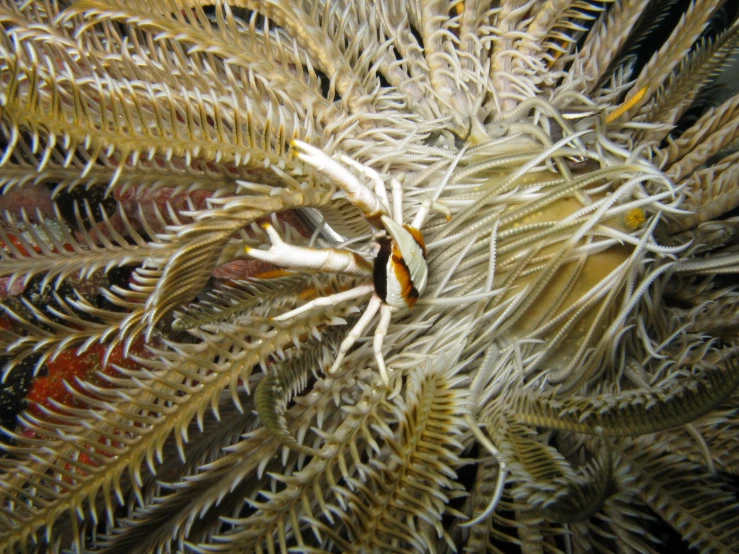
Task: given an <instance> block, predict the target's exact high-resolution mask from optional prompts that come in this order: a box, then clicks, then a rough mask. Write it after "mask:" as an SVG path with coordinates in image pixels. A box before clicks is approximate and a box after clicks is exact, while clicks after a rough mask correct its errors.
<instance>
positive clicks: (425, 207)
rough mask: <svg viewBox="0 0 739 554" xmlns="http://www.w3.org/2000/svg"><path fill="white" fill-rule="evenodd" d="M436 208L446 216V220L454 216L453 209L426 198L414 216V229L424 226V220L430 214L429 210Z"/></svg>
mask: <svg viewBox="0 0 739 554" xmlns="http://www.w3.org/2000/svg"><path fill="white" fill-rule="evenodd" d="M432 209H433V210H435V211H437V212H439V213H441V214H443V215H444V217H446V220H447V221H449V220H450V219H451V218H452V212H451V210H450V209H449V208H448V207H447V206H445V205H444V204H442V203H441V202H432V201H431V200H424V201H423V203H422V204H421V207H420V208H418V212H416V217H414V218H413V221H412V222H411V227H413V228H414V229H420V228H421V227H423V223H424V221H426V217H427V216H428V215H429V211H431V210H432Z"/></svg>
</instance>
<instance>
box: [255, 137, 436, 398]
mask: <svg viewBox="0 0 739 554" xmlns="http://www.w3.org/2000/svg"><path fill="white" fill-rule="evenodd" d="M293 146H295V147H296V148H298V149H299V150H300V153H299V154H298V156H299V157H300V158H301V159H302V160H303V161H305V162H307V163H309V164H310V165H312V166H314V167H315V168H317V169H318V170H320V171H323V172H325V173H326V174H327V175H328V176H330V177H331V178H332V179H333V180H334V182H335V183H336V184H337V185H338V186H339V187H340V188H341V189H342V190H343V191H344V194H345V195H346V198H347V200H348V201H349V202H351V203H352V204H354V205H355V206H356V207H357V208H358V209H359V210H360V211H361V212H362V213H363V214H364V215H365V216H366V217H368V218H369V221H370V222H372V221H373V220H379V223H380V224H381V231H380V235H378V236H377V238H379V239H380V241H379V242H377V243H376V245H375V246H376V249H377V252H376V257H375V260H374V262H373V264H370V263H369V262H368V261H367V260H365V259H364V258H363V257H362V256H360V255H359V254H357V253H356V252H354V251H351V250H337V249H333V248H328V249H323V250H315V249H312V248H301V247H299V246H290V245H287V244H285V243H284V242H283V241H282V239H281V238H280V235H279V234H278V233H277V232H276V231H275V230H274V229H273V228H272V226H271V225H270V224H266V225H265V227H264V229H265V231H266V232H267V234H268V235H269V237H270V239H271V241H272V246H271V247H270V249H269V250H268V251H266V252H264V251H261V250H254V249H253V248H250V247H248V246H247V247H246V253H247V254H249V255H250V256H252V257H255V258H257V259H259V260H262V261H267V262H271V263H275V264H277V265H281V266H286V267H289V268H291V269H302V270H316V271H329V272H337V273H346V274H348V275H357V276H361V277H365V278H367V277H370V276H371V277H372V278H373V282H372V283H369V284H365V285H360V286H358V287H355V288H353V289H351V290H348V291H344V292H337V293H336V294H332V295H331V296H328V297H322V298H316V299H315V300H311V301H310V302H308V303H307V304H303V305H302V306H300V307H299V308H296V309H294V310H291V311H289V312H287V313H284V314H282V315H279V316H277V317H275V318H273V319H274V320H275V321H285V320H287V319H290V318H292V317H295V316H297V315H298V314H301V313H304V312H307V311H309V310H312V309H314V308H317V307H321V306H332V305H334V304H338V303H339V302H344V301H346V300H352V299H355V298H360V297H362V296H366V295H367V294H371V295H372V296H371V298H370V301H369V303H368V304H367V308H366V310H365V312H364V314H362V317H360V318H359V320H358V321H357V323H356V324H355V325H354V327H353V328H352V330H351V331H349V333H348V334H347V336H346V338H345V339H344V340H343V341H342V342H341V345H340V346H339V352H338V355H337V357H336V360H334V363H333V364H332V365H331V369H330V370H329V372H331V373H333V372H335V371H336V370H337V369H338V367H339V366H340V365H341V362H342V360H343V359H344V356H346V353H347V352H349V350H350V349H351V347H352V346H354V343H355V342H356V341H357V339H358V338H359V337H361V336H362V333H363V332H364V330H365V328H366V327H367V325H368V324H369V323H370V322H371V321H372V319H373V318H374V317H375V315H377V312H378V311H379V312H380V322H379V323H378V324H377V330H376V331H375V342H374V352H375V360H376V361H377V367H378V369H379V370H380V377H381V378H382V381H383V382H384V383H385V384H386V385H387V384H389V382H390V381H389V379H388V376H387V368H386V367H385V361H384V359H383V357H382V343H383V340H384V338H385V334H386V333H387V328H388V325H390V318H391V317H392V315H393V313H395V312H396V311H398V310H401V309H404V308H412V307H413V306H414V305H415V304H416V301H417V300H418V297H419V295H420V294H422V293H423V291H424V290H425V289H426V283H427V281H428V266H427V265H426V245H425V244H424V241H423V235H421V228H422V227H423V223H424V221H425V220H426V217H427V216H428V213H429V210H430V209H431V207H432V206H434V207H436V209H438V210H439V211H441V212H442V213H444V214H446V215H447V217H450V215H449V214H450V212H449V210H448V208H446V207H445V206H443V205H441V204H438V203H437V202H436V201H435V199H434V200H430V199H429V200H424V202H423V203H422V204H421V207H420V208H419V210H418V213H416V215H415V216H414V218H413V221H412V222H411V223H410V224H409V225H406V224H405V223H404V222H403V208H402V202H403V189H402V186H401V184H400V183H399V182H398V181H397V180H395V179H394V180H393V181H392V190H393V217H392V219H391V218H390V217H389V214H390V204H389V201H388V197H387V191H386V190H385V183H384V182H383V181H382V179H380V176H379V175H378V174H377V172H376V171H374V170H372V169H370V168H368V167H365V166H362V165H360V164H357V163H356V162H354V161H353V160H352V159H351V158H345V159H344V161H345V162H346V163H349V164H351V165H353V166H354V167H355V168H356V169H357V170H359V171H360V172H362V173H365V174H367V176H369V177H370V178H371V179H372V181H373V183H374V188H375V192H372V191H371V190H370V189H368V188H367V187H366V186H365V185H363V184H362V183H361V182H359V180H358V179H357V178H356V177H355V176H354V175H352V173H351V172H349V171H348V170H347V169H346V168H344V167H342V165H341V164H340V163H338V162H336V161H335V160H333V159H331V158H330V157H328V156H327V155H326V154H324V153H323V152H321V151H320V150H318V149H317V148H315V147H313V146H310V145H309V144H305V143H301V142H294V143H293ZM440 193H441V189H439V190H438V191H437V192H436V193H435V194H434V197H436V198H438V195H439V194H440ZM375 224H377V223H375ZM370 268H372V270H370Z"/></svg>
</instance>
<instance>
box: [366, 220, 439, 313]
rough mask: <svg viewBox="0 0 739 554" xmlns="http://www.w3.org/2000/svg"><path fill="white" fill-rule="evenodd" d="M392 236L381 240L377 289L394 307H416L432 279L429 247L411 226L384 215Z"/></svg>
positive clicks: (377, 267) (382, 297)
mask: <svg viewBox="0 0 739 554" xmlns="http://www.w3.org/2000/svg"><path fill="white" fill-rule="evenodd" d="M382 223H383V225H384V226H385V229H386V230H387V232H388V234H389V235H390V237H391V238H390V239H387V238H386V239H383V240H382V241H381V242H380V252H379V253H378V255H377V258H375V266H374V272H373V277H374V283H375V292H376V293H377V295H378V296H379V297H380V299H381V300H382V301H383V302H384V303H385V304H388V305H390V306H392V307H393V308H406V307H407V308H412V307H413V306H414V305H415V303H416V301H417V300H418V297H419V296H420V295H421V294H423V291H424V290H425V289H426V282H427V281H428V266H427V265H426V247H425V244H424V241H423V235H421V232H420V231H419V230H418V229H415V228H413V227H411V226H409V225H403V226H401V225H398V224H397V223H395V222H394V221H393V220H392V219H390V218H389V217H386V216H383V217H382Z"/></svg>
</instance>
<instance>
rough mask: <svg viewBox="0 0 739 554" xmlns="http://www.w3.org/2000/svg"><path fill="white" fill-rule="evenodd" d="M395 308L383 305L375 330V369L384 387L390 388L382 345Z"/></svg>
mask: <svg viewBox="0 0 739 554" xmlns="http://www.w3.org/2000/svg"><path fill="white" fill-rule="evenodd" d="M394 311H396V308H393V307H392V306H390V305H388V304H383V305H382V308H381V309H380V322H379V323H378V324H377V329H376V330H375V340H374V344H373V346H374V350H375V360H377V368H378V369H379V370H380V377H381V378H382V382H383V383H384V384H385V386H386V387H387V386H390V378H389V377H388V374H387V368H386V367H385V358H383V356H382V343H383V342H385V335H387V328H388V327H389V326H390V318H391V317H392V316H393V312H394Z"/></svg>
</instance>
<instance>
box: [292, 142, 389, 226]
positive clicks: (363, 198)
mask: <svg viewBox="0 0 739 554" xmlns="http://www.w3.org/2000/svg"><path fill="white" fill-rule="evenodd" d="M291 144H292V146H293V148H295V150H296V152H297V156H298V159H299V160H301V161H303V162H305V163H307V164H308V165H312V166H313V167H315V168H316V169H317V170H318V171H321V172H323V173H325V174H326V175H327V176H328V177H329V178H330V179H331V181H333V182H334V183H335V184H336V186H338V187H339V188H340V189H341V190H342V191H343V192H344V194H345V195H346V198H347V200H349V202H351V203H352V204H354V205H355V206H356V207H357V208H359V209H360V210H361V211H362V213H364V214H365V215H366V216H367V217H368V218H370V219H377V218H379V217H380V216H381V215H387V213H388V212H387V208H386V207H385V206H384V205H383V200H382V199H381V198H379V197H378V196H377V195H376V194H375V193H373V192H372V191H371V190H370V189H369V188H367V187H366V186H365V185H363V184H362V183H360V182H359V179H357V178H356V177H355V176H354V174H353V173H352V172H351V171H349V170H348V169H347V168H346V167H344V166H343V165H341V164H340V163H339V162H337V161H336V160H334V159H333V158H332V157H331V156H329V155H328V154H326V153H325V152H323V151H322V150H319V149H318V148H316V147H315V146H311V145H310V144H307V143H305V142H302V141H299V140H294V141H292V143H291ZM378 178H379V177H378ZM383 188H384V187H383Z"/></svg>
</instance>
